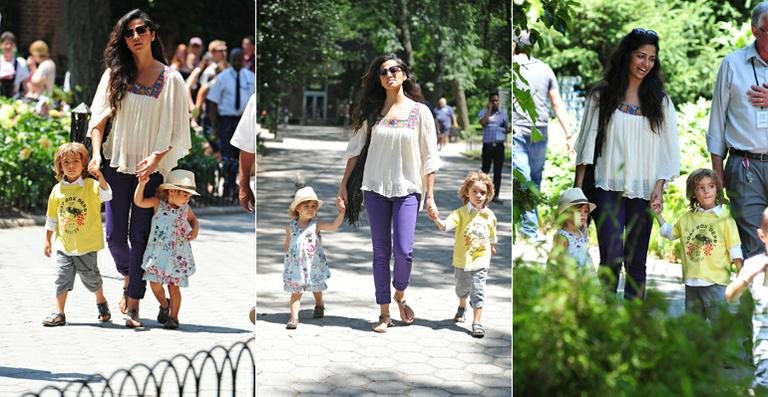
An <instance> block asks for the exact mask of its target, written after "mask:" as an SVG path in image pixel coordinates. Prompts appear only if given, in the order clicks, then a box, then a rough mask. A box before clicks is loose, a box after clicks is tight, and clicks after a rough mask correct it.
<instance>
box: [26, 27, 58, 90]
mask: <svg viewBox="0 0 768 397" xmlns="http://www.w3.org/2000/svg"><path fill="white" fill-rule="evenodd" d="M48 56H49V55H48V44H45V42H44V41H42V40H37V41H34V42H32V44H30V45H29V59H28V60H27V65H28V66H29V73H30V74H31V75H32V76H31V77H30V78H29V81H28V82H27V97H28V98H40V96H41V95H45V96H47V97H49V98H50V96H51V94H52V93H53V85H54V81H55V80H56V64H55V63H54V62H53V61H52V60H51V59H50V58H49V57H48Z"/></svg>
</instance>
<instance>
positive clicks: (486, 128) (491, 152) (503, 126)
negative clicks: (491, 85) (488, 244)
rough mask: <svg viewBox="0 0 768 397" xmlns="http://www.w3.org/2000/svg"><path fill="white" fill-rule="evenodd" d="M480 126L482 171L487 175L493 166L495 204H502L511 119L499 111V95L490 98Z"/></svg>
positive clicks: (502, 111)
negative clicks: (505, 154) (508, 131)
mask: <svg viewBox="0 0 768 397" xmlns="http://www.w3.org/2000/svg"><path fill="white" fill-rule="evenodd" d="M478 117H480V125H482V126H483V152H482V170H483V172H485V173H486V174H487V173H488V171H490V170H491V165H493V187H494V189H495V190H496V194H495V195H494V196H493V202H495V203H497V204H498V203H501V200H500V199H499V195H500V193H501V171H502V167H503V166H504V141H505V140H506V137H507V130H508V128H509V119H508V118H507V112H505V111H504V110H503V109H499V94H498V93H495V92H494V93H493V94H491V95H490V96H489V97H488V106H487V107H486V108H484V109H483V110H481V111H480V114H479V115H478Z"/></svg>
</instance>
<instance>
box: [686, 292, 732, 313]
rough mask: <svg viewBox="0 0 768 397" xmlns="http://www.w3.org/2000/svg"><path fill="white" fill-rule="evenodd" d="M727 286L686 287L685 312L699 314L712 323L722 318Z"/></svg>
mask: <svg viewBox="0 0 768 397" xmlns="http://www.w3.org/2000/svg"><path fill="white" fill-rule="evenodd" d="M726 304H727V303H726V301H725V286H724V285H719V284H713V285H708V286H706V287H691V286H688V285H686V286H685V312H686V313H693V314H697V315H699V316H701V317H703V318H705V319H709V321H710V322H715V321H717V320H718V319H719V318H720V309H721V306H726Z"/></svg>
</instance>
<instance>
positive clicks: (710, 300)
mask: <svg viewBox="0 0 768 397" xmlns="http://www.w3.org/2000/svg"><path fill="white" fill-rule="evenodd" d="M685 195H686V197H687V198H688V200H689V201H690V210H689V211H687V212H686V213H685V214H683V215H682V216H681V217H680V219H678V220H677V222H675V224H674V226H672V225H670V224H669V223H667V222H666V220H665V219H664V217H663V216H662V215H661V203H660V202H658V201H657V202H654V203H652V204H651V208H652V209H653V211H655V212H656V219H657V220H658V222H659V225H660V226H661V230H660V231H659V233H660V234H661V235H662V236H663V237H665V238H667V239H669V240H675V239H678V238H679V239H682V242H681V243H682V245H683V252H682V256H681V258H680V262H682V265H683V282H684V283H685V312H686V313H695V314H697V315H699V316H702V317H703V318H705V319H709V321H710V322H714V321H717V320H718V318H719V314H720V313H719V310H720V308H719V307H718V306H721V305H725V303H726V299H725V290H726V286H727V285H728V282H729V281H730V279H731V274H730V272H731V268H732V266H731V263H733V264H734V266H735V272H738V271H739V270H740V269H741V263H742V260H743V258H744V256H743V255H742V252H741V239H740V238H739V232H738V229H737V227H736V221H734V220H733V218H732V217H731V215H730V213H729V211H728V210H727V209H726V208H724V207H723V202H724V201H725V198H724V196H723V184H722V182H721V181H720V178H719V177H718V176H717V174H715V171H712V170H710V169H706V168H699V169H697V170H695V171H693V172H691V174H690V175H689V176H688V179H687V180H686V182H685Z"/></svg>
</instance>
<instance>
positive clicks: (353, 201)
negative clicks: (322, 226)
mask: <svg viewBox="0 0 768 397" xmlns="http://www.w3.org/2000/svg"><path fill="white" fill-rule="evenodd" d="M372 129H373V123H368V128H367V130H366V137H365V145H364V146H363V150H361V151H360V155H359V156H358V157H357V163H355V166H354V168H352V172H351V173H350V174H349V178H348V179H347V186H346V188H347V203H346V207H347V209H346V211H345V212H344V218H345V219H346V220H347V223H348V224H349V225H351V226H352V227H353V228H354V229H355V230H358V229H359V222H360V209H361V208H362V206H363V191H362V190H360V188H361V187H362V186H363V171H365V160H366V159H367V158H368V147H369V146H371V130H372Z"/></svg>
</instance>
